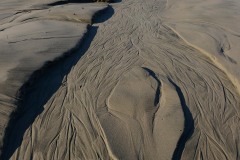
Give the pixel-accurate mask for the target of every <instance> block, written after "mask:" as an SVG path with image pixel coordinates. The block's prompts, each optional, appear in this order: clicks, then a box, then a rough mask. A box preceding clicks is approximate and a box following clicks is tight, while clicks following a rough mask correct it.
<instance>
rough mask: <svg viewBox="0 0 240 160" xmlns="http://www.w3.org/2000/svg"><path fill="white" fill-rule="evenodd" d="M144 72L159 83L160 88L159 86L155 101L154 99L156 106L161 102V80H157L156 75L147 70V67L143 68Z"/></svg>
mask: <svg viewBox="0 0 240 160" xmlns="http://www.w3.org/2000/svg"><path fill="white" fill-rule="evenodd" d="M142 68H143V69H144V70H146V71H147V72H148V73H149V75H150V76H152V77H153V78H154V79H155V80H156V81H157V83H158V86H157V90H156V96H155V99H154V105H155V106H156V105H157V104H158V103H159V100H160V87H161V82H160V80H159V79H158V78H157V76H156V74H155V73H154V72H153V71H152V70H150V69H149V68H146V67H142Z"/></svg>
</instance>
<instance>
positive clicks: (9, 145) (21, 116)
mask: <svg viewBox="0 0 240 160" xmlns="http://www.w3.org/2000/svg"><path fill="white" fill-rule="evenodd" d="M113 14H114V10H113V9H112V7H110V6H108V8H107V9H105V10H103V11H101V12H100V13H98V14H97V16H94V19H93V21H94V22H103V21H105V20H107V19H109V18H110V17H111V16H112V15H113ZM100 17H101V18H100ZM98 18H100V20H97V19H98ZM97 30H98V27H96V26H88V32H87V33H86V34H85V35H84V37H83V39H82V40H81V41H80V42H79V44H78V46H76V47H75V48H74V49H72V50H70V51H69V52H67V53H65V54H64V55H63V56H62V57H59V58H57V59H56V60H54V61H52V62H48V63H47V64H45V65H44V66H43V67H42V68H41V69H39V70H37V71H35V72H34V73H33V74H32V75H31V77H30V79H29V80H28V81H27V82H26V83H25V84H24V85H23V86H22V87H21V89H20V90H19V99H20V100H19V101H18V104H17V110H16V111H15V112H14V113H12V114H11V117H10V121H9V123H8V127H7V129H6V133H5V137H4V140H3V142H4V145H3V148H2V155H1V157H0V159H1V160H8V159H10V157H11V156H12V155H13V154H14V152H15V151H16V149H17V148H18V147H19V146H20V145H21V143H22V141H23V136H24V133H25V132H26V130H27V129H28V128H29V127H30V126H31V124H32V123H33V122H34V120H35V119H36V117H37V116H38V115H40V114H41V113H42V112H43V110H44V105H45V104H46V103H47V101H48V100H49V99H50V98H51V97H52V96H53V94H54V93H55V92H56V91H57V90H58V89H59V87H60V86H61V85H62V82H63V79H64V76H65V75H67V74H68V73H69V72H70V70H71V68H72V67H73V66H74V65H75V64H76V63H77V62H78V61H79V60H80V58H81V57H82V56H83V55H84V53H85V52H86V51H87V50H88V48H89V46H90V44H91V42H92V40H93V39H94V37H95V35H96V34H97Z"/></svg>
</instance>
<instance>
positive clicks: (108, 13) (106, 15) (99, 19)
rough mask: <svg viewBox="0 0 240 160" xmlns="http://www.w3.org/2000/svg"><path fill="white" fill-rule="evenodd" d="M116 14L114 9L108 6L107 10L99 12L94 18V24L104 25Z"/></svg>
mask: <svg viewBox="0 0 240 160" xmlns="http://www.w3.org/2000/svg"><path fill="white" fill-rule="evenodd" d="M113 14H114V9H113V8H112V7H111V6H109V5H108V7H107V8H106V9H105V10H102V11H99V12H97V13H96V14H95V15H94V16H93V18H92V23H93V24H94V23H103V22H105V21H107V20H108V19H110V18H111V17H112V15H113Z"/></svg>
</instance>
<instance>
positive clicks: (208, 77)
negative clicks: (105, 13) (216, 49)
mask: <svg viewBox="0 0 240 160" xmlns="http://www.w3.org/2000/svg"><path fill="white" fill-rule="evenodd" d="M168 5H169V1H161V0H148V1H145V0H135V1H130V0H123V1H122V2H120V3H117V4H114V5H112V6H113V9H114V12H115V14H113V16H112V17H111V18H110V19H108V20H107V21H105V22H103V23H97V24H95V26H96V27H97V28H98V29H97V31H95V30H94V29H92V32H96V36H95V37H91V36H90V38H89V39H86V41H85V43H84V42H83V50H86V51H85V53H84V55H83V56H82V57H81V58H80V59H79V60H78V61H77V62H76V63H74V58H75V57H76V56H78V54H81V53H82V52H83V51H81V49H80V51H78V52H76V54H73V55H72V56H73V57H72V56H71V55H70V56H69V57H67V58H64V59H61V60H59V61H58V62H57V63H56V64H54V65H52V66H50V67H49V68H48V70H47V71H45V72H43V73H42V74H41V77H40V78H39V79H37V80H35V81H34V83H33V84H31V86H30V87H28V89H27V90H26V93H25V96H24V97H23V100H22V103H21V105H22V106H23V108H24V109H25V110H24V111H23V112H21V113H20V114H21V116H19V119H18V121H17V122H16V123H15V125H14V126H13V127H12V129H11V132H10V133H9V137H10V138H9V139H8V141H7V142H6V144H4V145H5V148H6V149H5V150H4V151H5V152H4V158H6V159H7V158H11V159H129V160H132V159H163V160H165V159H189V160H190V159H229V160H231V159H239V158H240V157H239V152H240V143H239V140H240V126H239V123H240V117H239V112H240V108H239V106H240V96H239V90H238V87H239V86H237V83H235V82H234V81H233V79H232V78H231V76H230V75H229V74H228V73H227V72H226V71H227V69H223V68H224V65H223V66H219V63H216V62H214V61H213V58H211V56H209V55H208V52H203V51H202V50H200V49H199V48H196V47H194V46H193V45H190V44H189V43H186V41H185V40H183V39H182V37H181V36H180V34H177V33H176V32H175V30H173V29H172V27H170V26H169V25H168V24H169V23H170V22H168V21H167V20H166V19H164V18H162V17H161V14H163V13H165V12H166V8H167V6H168ZM90 41H91V43H90ZM88 43H90V44H88ZM68 68H71V69H70V71H69V72H68V71H66V70H68ZM56 82H61V85H59V86H56ZM33 113H35V115H34V114H33Z"/></svg>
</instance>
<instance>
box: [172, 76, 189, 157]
mask: <svg viewBox="0 0 240 160" xmlns="http://www.w3.org/2000/svg"><path fill="white" fill-rule="evenodd" d="M168 80H169V82H171V84H172V85H173V86H174V87H175V89H176V91H177V94H178V96H179V98H180V102H181V105H182V109H183V113H184V118H185V121H184V131H183V133H182V135H181V137H180V139H179V140H178V143H177V147H176V149H175V151H174V153H173V157H172V160H180V159H181V157H182V153H183V150H184V148H185V144H186V142H187V140H188V139H189V138H190V137H191V136H192V134H193V132H194V120H193V117H192V113H191V112H190V110H189V108H188V106H187V104H186V101H185V98H184V95H183V93H182V91H181V89H180V88H179V87H178V86H177V84H176V83H174V82H173V81H172V80H171V79H170V78H168Z"/></svg>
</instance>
